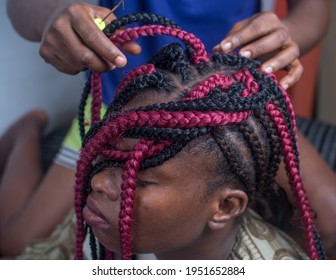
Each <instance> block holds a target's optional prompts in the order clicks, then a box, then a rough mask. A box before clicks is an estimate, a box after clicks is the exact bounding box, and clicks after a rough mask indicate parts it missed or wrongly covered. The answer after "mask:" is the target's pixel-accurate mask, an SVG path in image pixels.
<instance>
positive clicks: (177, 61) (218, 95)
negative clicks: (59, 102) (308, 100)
mask: <svg viewBox="0 0 336 280" xmlns="http://www.w3.org/2000/svg"><path fill="white" fill-rule="evenodd" d="M134 22H141V23H145V25H142V26H140V27H139V26H137V27H132V28H125V29H123V30H121V31H118V32H117V33H115V30H116V29H118V28H120V27H122V26H125V25H127V24H129V23H134ZM104 32H105V34H106V35H107V36H108V37H109V38H110V40H111V41H112V42H113V43H114V44H116V45H117V46H119V45H121V44H123V43H124V42H126V41H128V40H133V39H135V38H138V37H140V36H155V35H169V36H172V37H175V38H178V39H180V40H181V41H182V42H183V43H184V47H182V46H181V45H180V43H172V44H170V45H167V46H165V47H163V48H162V49H161V50H160V51H159V52H158V53H156V54H155V55H154V56H153V57H152V59H151V60H150V61H149V62H148V63H147V64H145V65H142V66H140V67H138V68H136V69H134V70H133V71H131V72H130V73H129V74H128V75H127V76H126V77H125V78H124V80H123V81H122V82H121V83H120V85H119V87H118V88H117V90H116V93H115V98H114V100H113V102H112V103H111V104H110V105H109V107H108V109H107V112H106V114H105V115H104V117H103V119H100V114H99V111H100V106H101V102H102V101H101V100H102V99H101V77H100V74H98V73H92V74H91V77H90V79H89V80H88V82H87V83H86V86H85V87H84V92H83V96H82V100H81V104H80V108H79V121H80V127H81V135H82V137H83V146H82V149H81V153H80V159H79V161H78V165H77V172H76V187H75V211H76V216H77V235H76V258H77V259H81V258H83V252H82V246H83V242H84V238H85V235H86V232H87V230H88V229H89V234H90V235H91V248H92V251H93V257H94V258H98V254H97V251H99V257H100V258H112V257H113V254H112V253H111V252H109V251H108V250H106V249H105V248H103V247H102V245H100V244H99V246H97V244H96V243H95V242H96V241H95V239H94V237H92V232H91V231H90V228H89V226H87V225H86V224H85V222H84V219H83V216H82V210H83V207H84V206H85V201H86V198H87V196H88V194H89V193H90V191H91V186H90V181H91V178H92V177H93V176H94V174H96V173H97V172H99V171H101V170H102V169H104V168H107V167H111V166H120V167H123V175H122V185H121V194H120V197H121V203H120V213H119V234H120V252H121V257H122V259H131V258H132V252H131V229H132V224H133V209H134V198H135V193H136V187H137V184H136V182H137V172H138V171H139V170H141V169H145V168H149V167H155V166H159V165H161V164H162V163H163V162H165V161H167V160H169V159H170V158H172V157H174V156H175V155H176V154H177V153H178V152H180V151H181V150H184V149H186V146H187V145H188V143H190V142H191V141H194V142H195V143H200V142H201V141H200V139H202V141H203V139H206V140H205V142H206V143H208V145H206V147H205V148H206V149H213V148H214V147H216V148H217V149H219V150H220V151H221V153H219V154H220V155H218V164H217V167H216V171H218V172H217V173H218V176H217V179H216V180H217V181H216V182H215V181H214V182H212V184H210V185H211V186H213V188H215V187H216V186H218V185H219V182H218V181H221V180H222V181H227V180H228V177H230V178H231V179H230V180H231V181H232V182H233V183H234V185H235V186H236V187H237V188H240V189H242V190H244V191H245V192H246V194H247V195H248V196H249V200H250V201H251V203H253V205H254V206H255V207H256V209H257V210H258V209H259V210H260V211H259V212H263V213H261V214H262V215H263V216H264V217H265V218H269V216H272V215H270V214H269V213H268V212H267V211H263V210H265V209H266V208H265V206H266V205H268V206H269V211H270V213H272V212H273V213H274V212H275V213H279V212H281V211H280V210H279V208H281V207H283V204H282V203H281V198H282V197H283V195H282V191H281V188H279V186H278V185H277V184H276V183H275V175H276V173H277V170H278V167H279V162H280V159H281V157H284V162H285V165H286V169H287V173H288V179H289V182H290V184H291V186H292V191H293V193H294V195H295V197H296V200H297V205H298V206H297V207H298V210H299V211H300V214H301V217H302V226H303V228H304V230H305V234H306V240H307V245H308V248H309V252H310V255H311V258H312V259H323V258H325V256H324V251H323V248H322V244H321V241H320V238H319V234H318V231H317V229H316V227H315V224H314V218H313V214H312V210H311V208H310V205H309V203H308V200H307V196H306V193H305V190H304V188H303V185H302V180H301V177H300V169H299V158H298V148H297V141H296V140H297V139H296V124H295V118H294V113H293V108H292V105H291V103H290V100H289V97H288V96H287V94H286V92H285V91H284V90H283V89H282V88H281V86H279V84H278V83H277V81H276V80H275V78H274V76H273V75H270V74H265V73H263V72H261V70H260V69H259V66H260V64H259V63H258V62H257V61H255V60H250V59H247V58H245V57H242V56H240V55H238V54H233V53H231V54H221V53H214V54H212V55H211V56H210V55H209V54H207V52H206V50H205V47H204V45H203V43H202V42H201V41H200V40H199V39H198V38H196V37H195V36H194V35H193V34H190V33H188V32H186V31H184V30H181V29H180V28H179V27H178V26H177V25H175V24H174V23H173V22H171V21H170V20H168V19H166V18H164V17H160V16H157V15H154V14H148V13H137V14H131V15H127V16H124V17H122V18H119V19H116V20H114V21H113V22H112V23H111V24H110V25H108V26H107V27H106V29H105V30H104ZM90 93H92V96H93V102H92V105H91V128H90V130H89V131H88V133H87V134H86V135H85V134H84V122H83V120H84V106H85V104H86V100H87V97H88V95H89V94H90ZM154 95H155V96H158V98H159V100H160V102H159V103H154V104H149V105H144V106H140V107H136V108H132V109H128V110H125V109H124V110H123V108H124V107H125V105H127V104H128V103H129V102H130V101H131V100H133V99H136V98H143V96H150V97H152V96H154ZM121 136H123V137H130V138H136V139H138V142H137V143H136V144H135V146H134V147H133V150H131V151H120V150H118V149H117V148H116V147H117V145H116V144H117V143H118V140H119V139H120V137H121ZM201 136H202V137H201ZM197 141H198V142H197ZM194 142H193V143H194ZM203 148H204V147H203ZM98 155H102V156H104V157H106V158H108V160H104V161H103V162H100V163H99V164H96V165H95V166H93V165H92V162H93V161H94V160H95V158H96V157H97V156H98ZM223 170H224V171H225V172H223ZM227 174H231V175H230V176H228V175H227ZM221 176H222V177H221ZM209 192H211V190H209ZM275 217H276V215H275Z"/></svg>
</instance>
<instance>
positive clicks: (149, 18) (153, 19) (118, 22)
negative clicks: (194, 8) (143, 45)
mask: <svg viewBox="0 0 336 280" xmlns="http://www.w3.org/2000/svg"><path fill="white" fill-rule="evenodd" d="M135 22H137V23H152V24H160V25H163V26H171V27H173V28H178V29H180V27H179V26H178V25H177V24H176V23H174V22H173V21H172V20H170V19H168V18H166V17H163V16H160V15H156V14H153V13H146V12H143V13H133V14H128V15H126V16H123V17H120V18H118V19H115V20H114V21H112V22H111V23H110V24H108V25H107V26H106V28H105V29H104V30H103V31H104V33H105V35H106V36H107V37H110V36H111V35H112V34H113V33H114V32H115V31H116V30H117V29H119V28H120V27H122V26H126V25H128V24H131V23H135Z"/></svg>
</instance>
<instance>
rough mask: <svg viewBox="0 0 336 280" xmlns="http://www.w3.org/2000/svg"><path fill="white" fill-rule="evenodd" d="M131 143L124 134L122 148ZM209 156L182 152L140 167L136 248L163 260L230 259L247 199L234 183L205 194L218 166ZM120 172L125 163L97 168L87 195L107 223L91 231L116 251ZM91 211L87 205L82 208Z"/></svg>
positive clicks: (138, 251) (134, 230)
mask: <svg viewBox="0 0 336 280" xmlns="http://www.w3.org/2000/svg"><path fill="white" fill-rule="evenodd" d="M131 143H132V141H130V140H127V139H125V140H122V141H121V143H119V147H120V149H122V148H124V149H125V148H126V149H127V150H128V149H129V148H130V147H131V146H132V145H131ZM133 143H134V142H133ZM190 145H192V144H191V143H190V144H189V146H190ZM207 155H208V154H207ZM207 155H206V154H205V153H193V154H191V155H190V154H189V152H188V153H183V152H181V153H179V154H178V155H176V156H175V157H174V158H172V159H170V160H168V161H167V162H165V163H163V164H162V165H160V166H157V167H154V168H149V169H146V170H144V171H142V172H139V177H138V179H139V181H138V187H137V190H136V200H135V205H136V206H135V217H134V220H135V224H134V228H133V244H132V245H133V251H134V252H136V253H153V252H154V253H155V254H156V256H157V257H158V258H159V259H227V257H228V255H229V253H230V251H231V249H232V247H233V245H234V243H235V234H236V227H237V224H238V223H237V222H236V221H235V217H237V216H238V215H239V214H241V213H242V212H243V211H244V210H245V208H246V205H247V201H248V198H247V195H246V194H245V193H244V192H243V191H241V190H235V189H232V188H230V186H221V187H219V188H218V190H217V191H216V192H215V193H213V194H212V195H211V196H207V195H206V193H207V188H208V186H207V185H208V181H209V177H210V176H209V170H211V166H213V165H214V161H213V157H211V156H210V157H209V156H207ZM200 159H201V160H200ZM204 165H206V166H209V168H207V169H205V168H204ZM211 173H212V172H211ZM121 174H122V169H121V168H109V169H105V170H103V171H101V172H99V173H97V174H96V175H95V176H94V177H93V178H92V180H91V186H92V189H93V191H92V192H91V194H90V195H89V198H88V201H90V202H89V204H92V203H93V204H94V205H95V206H94V207H97V209H98V211H99V212H100V213H101V214H102V215H103V216H104V217H105V219H106V220H107V221H108V224H109V225H108V226H107V227H106V228H103V229H101V228H93V232H94V234H95V236H96V237H97V238H98V239H99V240H100V242H101V243H102V244H104V245H105V246H107V247H108V248H109V249H111V250H113V251H118V250H119V230H118V229H119V227H118V221H119V217H118V214H119V205H120V196H119V195H120V185H121ZM213 175H214V174H212V176H213ZM158 198H159V199H158ZM87 211H90V210H88V206H86V208H84V211H83V213H85V212H87ZM84 217H85V215H84ZM210 241H211V242H210ZM200 252H202V254H201V255H199V254H200Z"/></svg>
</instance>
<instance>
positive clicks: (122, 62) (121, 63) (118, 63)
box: [114, 56, 126, 67]
mask: <svg viewBox="0 0 336 280" xmlns="http://www.w3.org/2000/svg"><path fill="white" fill-rule="evenodd" d="M114 64H115V65H116V66H117V67H123V66H124V65H125V64H126V59H125V58H124V57H122V56H117V58H116V59H115V60H114Z"/></svg>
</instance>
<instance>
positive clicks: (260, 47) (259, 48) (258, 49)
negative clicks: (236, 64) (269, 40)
mask: <svg viewBox="0 0 336 280" xmlns="http://www.w3.org/2000/svg"><path fill="white" fill-rule="evenodd" d="M265 52H266V47H265V45H264V44H263V43H258V44H256V45H255V46H254V51H253V53H254V55H255V56H260V55H262V54H265Z"/></svg>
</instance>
